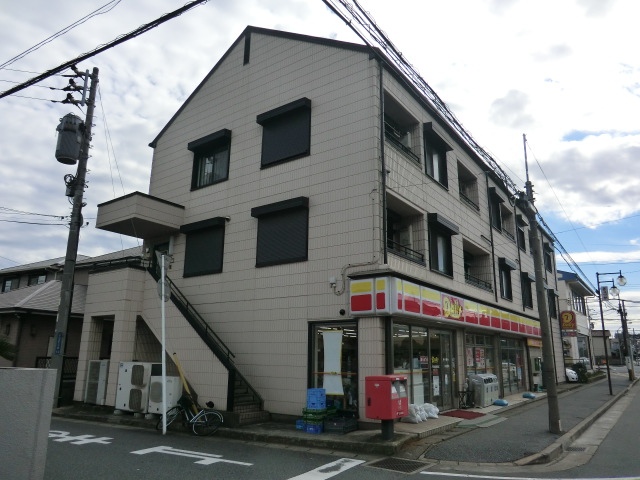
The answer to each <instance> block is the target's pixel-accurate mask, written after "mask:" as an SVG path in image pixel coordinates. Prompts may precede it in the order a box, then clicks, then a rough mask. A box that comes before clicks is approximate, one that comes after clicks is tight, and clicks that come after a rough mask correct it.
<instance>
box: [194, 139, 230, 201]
mask: <svg viewBox="0 0 640 480" xmlns="http://www.w3.org/2000/svg"><path fill="white" fill-rule="evenodd" d="M230 147H231V131H230V130H226V129H224V130H220V131H218V132H216V133H213V134H211V135H208V136H206V137H204V138H201V139H199V140H196V141H193V142H190V143H189V145H188V146H187V148H188V149H189V150H191V151H192V152H193V172H192V176H191V189H192V190H196V189H198V188H202V187H206V186H208V185H213V184H214V183H218V182H222V181H224V180H227V179H228V178H229V150H230Z"/></svg>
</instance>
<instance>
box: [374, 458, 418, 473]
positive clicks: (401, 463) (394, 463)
mask: <svg viewBox="0 0 640 480" xmlns="http://www.w3.org/2000/svg"><path fill="white" fill-rule="evenodd" d="M427 465H428V464H426V463H423V462H416V461H415V460H406V459H404V458H393V457H389V458H383V459H382V460H376V461H375V462H372V463H369V464H367V466H368V467H375V468H382V469H384V470H393V471H394V472H402V473H415V472H417V471H418V470H422V469H423V468H425V467H426V466H427Z"/></svg>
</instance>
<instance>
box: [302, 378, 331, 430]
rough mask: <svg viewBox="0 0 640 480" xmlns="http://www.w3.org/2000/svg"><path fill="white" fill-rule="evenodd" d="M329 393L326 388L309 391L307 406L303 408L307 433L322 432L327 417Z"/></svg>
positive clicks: (303, 420) (303, 419)
mask: <svg viewBox="0 0 640 480" xmlns="http://www.w3.org/2000/svg"><path fill="white" fill-rule="evenodd" d="M327 414H328V413H327V395H326V391H325V389H324V388H310V389H309V390H308V391H307V408H303V409H302V423H303V426H304V431H305V432H307V433H322V432H323V425H324V419H325V418H327Z"/></svg>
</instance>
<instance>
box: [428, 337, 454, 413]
mask: <svg viewBox="0 0 640 480" xmlns="http://www.w3.org/2000/svg"><path fill="white" fill-rule="evenodd" d="M429 345H430V353H431V376H432V378H431V385H432V387H433V390H432V392H431V394H432V402H433V403H434V404H435V405H437V406H438V408H439V409H440V410H451V409H452V408H453V386H454V385H455V363H454V358H455V357H454V356H453V341H452V335H451V332H447V331H442V330H431V331H430V332H429Z"/></svg>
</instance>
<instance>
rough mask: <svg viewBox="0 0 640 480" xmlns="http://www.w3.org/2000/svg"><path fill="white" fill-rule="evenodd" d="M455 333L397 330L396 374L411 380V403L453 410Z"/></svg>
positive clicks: (396, 327)
mask: <svg viewBox="0 0 640 480" xmlns="http://www.w3.org/2000/svg"><path fill="white" fill-rule="evenodd" d="M454 359H455V356H454V354H453V333H452V332H451V331H448V330H437V329H428V328H427V327H423V326H417V325H405V324H394V326H393V367H394V369H393V373H399V374H405V375H407V378H408V380H409V382H408V383H409V391H410V403H415V404H418V405H420V404H423V403H432V404H434V405H436V406H438V408H440V409H441V410H442V409H449V408H453V400H452V399H453V387H454V385H455V375H456V366H455V360H454Z"/></svg>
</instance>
